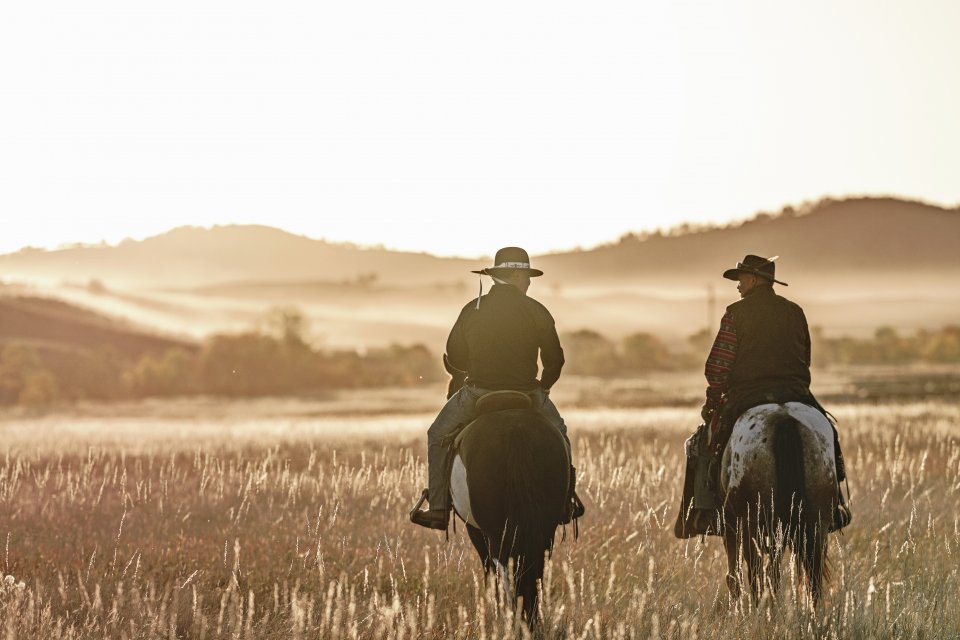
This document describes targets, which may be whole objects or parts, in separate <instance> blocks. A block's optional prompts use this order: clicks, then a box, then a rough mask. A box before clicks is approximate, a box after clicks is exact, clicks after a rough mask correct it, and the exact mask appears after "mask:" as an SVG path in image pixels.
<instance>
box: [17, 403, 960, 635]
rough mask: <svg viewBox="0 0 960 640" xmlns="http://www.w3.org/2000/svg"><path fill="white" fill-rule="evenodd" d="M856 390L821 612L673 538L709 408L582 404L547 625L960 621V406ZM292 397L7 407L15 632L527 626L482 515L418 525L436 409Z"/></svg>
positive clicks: (636, 627)
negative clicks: (514, 606) (509, 599)
mask: <svg viewBox="0 0 960 640" xmlns="http://www.w3.org/2000/svg"><path fill="white" fill-rule="evenodd" d="M356 402H357V407H360V406H361V405H362V403H361V402H360V400H359V399H357V400H356ZM561 408H562V404H561ZM832 408H833V410H834V413H835V414H836V415H837V417H838V418H839V420H840V429H841V432H842V434H843V437H844V444H845V448H846V451H847V455H848V460H849V462H848V464H849V467H850V469H851V472H850V475H851V479H850V485H851V489H852V493H853V508H854V513H855V520H854V524H853V526H851V527H850V528H849V530H848V531H847V532H846V533H845V534H844V535H842V536H833V537H832V542H831V546H830V557H831V559H832V565H833V577H832V580H831V582H830V583H829V587H828V593H827V596H826V598H825V600H824V602H823V603H822V605H821V606H820V607H819V608H818V609H817V610H815V611H814V610H810V609H809V608H808V607H807V606H806V604H805V601H804V599H803V594H802V592H801V591H799V590H797V589H795V588H792V587H791V586H786V585H787V583H786V580H787V579H790V578H792V572H790V571H788V572H786V575H785V588H784V589H783V591H782V592H781V595H780V597H779V599H777V600H766V601H764V602H763V603H762V604H761V606H760V607H759V608H758V609H753V608H751V607H746V608H738V607H735V606H732V604H733V603H731V602H729V598H728V596H727V591H726V587H725V583H724V579H723V576H724V573H725V558H724V556H723V553H722V545H721V544H720V542H719V541H718V540H717V539H708V540H706V542H705V543H702V542H701V541H700V540H698V539H694V540H691V541H678V540H676V539H674V538H673V535H672V533H671V531H672V524H673V519H674V517H675V515H676V509H677V504H678V491H679V489H680V485H681V481H682V478H681V473H682V466H681V464H682V460H681V454H682V441H683V439H684V438H685V437H686V435H687V434H688V432H689V430H690V428H691V423H692V421H693V420H695V419H696V411H695V410H691V409H688V408H663V409H656V408H646V409H644V408H635V409H620V410H614V409H591V408H571V409H570V410H569V411H566V412H565V417H566V419H567V422H568V424H569V425H570V428H571V434H572V436H573V441H574V446H575V451H576V457H577V466H578V467H579V469H580V472H581V474H582V475H581V484H580V486H581V495H582V496H583V498H584V501H585V502H586V506H587V509H588V514H587V517H586V519H585V520H584V521H583V522H582V529H581V536H580V539H579V540H578V541H574V540H573V539H572V535H570V533H571V532H569V531H568V532H567V536H566V539H565V540H563V541H561V540H560V536H559V535H558V544H557V548H556V551H555V553H554V556H553V560H552V562H551V563H550V565H549V568H548V573H547V576H546V579H545V584H544V599H543V629H542V634H543V637H545V638H565V639H569V640H573V639H575V638H576V639H580V638H584V639H587V638H598V639H599V638H648V637H652V638H677V639H681V638H682V639H684V640H686V639H688V638H718V639H720V638H722V639H724V640H727V639H729V638H758V639H759V638H918V639H919V638H924V639H932V638H956V637H958V636H960V607H958V606H957V602H958V601H960V575H958V566H960V515H958V514H960V406H958V405H957V404H956V403H955V402H950V401H936V402H934V401H931V402H923V403H912V404H888V405H843V406H834V407H832ZM280 409H281V410H277V411H274V412H273V415H272V417H265V416H257V415H256V412H255V411H253V410H252V408H251V407H249V406H244V405H241V406H240V407H239V408H238V407H236V406H234V407H232V408H230V407H227V408H221V409H218V410H215V409H213V408H211V407H210V406H207V407H199V408H198V407H191V408H189V410H184V411H183V412H182V414H177V413H176V412H173V413H168V414H167V415H165V416H161V417H156V416H153V417H151V415H149V414H150V413H151V412H150V411H149V410H147V411H144V415H128V416H126V417H121V416H111V415H97V414H96V412H87V413H86V414H77V415H69V416H59V417H58V416H49V417H46V418H23V417H16V416H12V417H11V416H8V417H7V418H5V419H4V420H3V421H0V447H2V448H0V456H2V458H0V545H2V546H0V567H2V571H3V575H4V576H6V577H5V580H4V581H3V583H2V585H0V633H3V634H5V636H4V637H6V638H174V637H182V638H339V637H346V638H501V637H520V636H523V635H524V634H526V630H525V629H523V628H520V626H519V625H518V624H517V621H516V620H515V618H514V617H513V616H512V615H511V613H510V612H509V611H505V610H504V609H502V608H501V607H498V605H497V601H496V597H495V594H494V592H493V590H492V588H488V587H485V586H484V581H483V576H482V574H481V571H480V563H479V561H478V560H477V558H476V556H475V553H474V551H473V548H472V547H471V545H470V543H469V541H468V539H467V537H466V535H465V531H464V530H463V528H462V527H458V528H457V530H456V532H453V531H451V534H450V538H449V540H446V539H445V537H444V536H443V535H442V534H440V533H435V532H428V531H427V530H424V529H420V528H418V527H415V526H413V525H411V524H409V523H408V522H407V519H406V513H407V511H408V510H409V508H410V507H411V505H412V503H413V501H414V499H415V497H416V496H417V494H418V492H419V489H420V487H421V486H422V485H423V483H424V480H425V477H426V469H425V464H424V463H425V455H424V454H425V443H424V436H423V433H424V430H425V428H426V426H427V424H428V423H429V420H430V419H431V417H432V411H431V410H429V409H427V408H424V407H413V408H412V410H411V411H409V412H406V413H400V414H395V415H394V414H390V413H388V412H384V411H377V410H374V411H366V412H350V411H347V410H343V407H339V408H338V409H337V410H332V411H329V412H326V413H325V412H323V411H313V412H302V411H300V412H298V411H297V410H295V409H296V408H295V407H281V408H280Z"/></svg>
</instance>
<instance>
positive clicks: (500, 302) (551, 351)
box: [411, 247, 567, 529]
mask: <svg viewBox="0 0 960 640" xmlns="http://www.w3.org/2000/svg"><path fill="white" fill-rule="evenodd" d="M474 273H479V274H482V275H488V276H491V277H492V278H493V280H494V285H493V288H492V289H491V290H490V292H489V293H487V294H486V295H483V296H480V297H479V298H475V299H473V300H471V301H470V302H469V303H468V304H467V305H466V306H464V307H463V310H462V311H461V312H460V316H459V317H458V318H457V321H456V323H455V324H454V325H453V329H452V330H451V331H450V336H449V338H448V339H447V362H448V363H449V364H450V365H452V366H453V367H455V368H456V369H459V370H461V371H465V372H466V373H467V379H466V383H465V385H464V386H463V388H461V389H460V390H459V391H457V392H456V393H454V394H453V395H452V396H451V397H450V399H449V400H448V401H447V404H446V405H445V406H444V407H443V409H442V410H441V411H440V414H439V415H438V416H437V419H436V420H435V421H434V423H433V424H432V425H431V426H430V429H429V430H428V431H427V464H428V467H429V469H428V476H429V490H428V492H429V493H428V495H429V501H430V510H429V511H415V512H414V513H413V514H412V515H411V519H412V521H413V522H415V523H416V524H419V525H422V526H424V527H428V528H431V529H445V528H446V526H447V521H448V519H449V511H450V478H449V475H448V472H449V468H450V455H451V446H452V443H451V442H450V440H451V438H450V435H451V434H452V433H454V432H455V431H456V430H457V429H458V428H459V427H460V426H461V425H463V424H465V423H468V422H470V421H472V420H473V419H474V418H475V417H476V416H477V413H476V409H475V404H476V401H477V398H479V397H480V396H482V395H484V394H485V393H487V392H489V391H501V390H505V389H510V390H515V391H522V392H524V393H526V394H527V395H529V396H530V398H531V400H532V401H533V406H534V407H536V408H537V409H539V410H540V412H541V413H542V414H543V415H544V416H545V417H546V418H547V419H548V420H549V421H550V422H551V423H552V424H553V425H554V426H555V427H556V428H557V429H558V430H559V431H560V432H561V433H562V434H563V435H564V437H566V433H567V427H566V425H565V424H564V422H563V418H561V417H560V414H559V412H558V411H557V408H556V407H555V406H554V404H553V402H552V401H551V400H550V397H549V393H550V387H552V386H553V384H554V383H555V382H556V381H557V379H558V378H559V377H560V370H561V369H562V368H563V349H562V348H561V347H560V338H559V337H558V336H557V329H556V327H555V326H554V321H553V317H552V316H551V315H550V312H549V311H547V308H546V307H544V306H543V305H542V304H540V303H539V302H537V301H536V300H534V299H533V298H530V297H527V295H526V294H527V289H528V288H529V287H530V278H531V277H537V276H541V275H543V272H542V271H540V270H539V269H532V268H530V258H529V256H528V255H527V252H526V251H524V250H523V249H520V248H519V247H505V248H503V249H500V250H499V251H497V255H496V257H495V259H494V266H493V267H488V268H486V269H482V270H480V271H474ZM538 356H539V358H540V360H541V361H542V363H543V372H542V374H541V375H540V378H539V380H538V379H537V371H538V369H539V367H538V364H537V358H538Z"/></svg>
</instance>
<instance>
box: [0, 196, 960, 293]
mask: <svg viewBox="0 0 960 640" xmlns="http://www.w3.org/2000/svg"><path fill="white" fill-rule="evenodd" d="M545 233H549V227H545ZM958 240H960V211H958V210H952V209H944V208H942V207H937V206H934V205H929V204H924V203H920V202H913V201H905V200H899V199H895V198H856V199H848V200H840V201H825V202H822V203H820V204H819V205H817V206H815V207H813V209H812V210H811V211H809V212H806V213H803V214H799V215H789V214H781V215H776V216H766V217H764V216H760V217H757V218H755V219H752V220H749V221H747V222H744V223H743V224H740V225H737V226H730V227H724V228H715V229H707V230H700V231H692V232H690V233H684V234H675V235H674V234H668V235H661V234H654V235H648V236H644V237H636V236H629V235H628V236H625V237H624V238H622V239H621V241H620V242H618V243H615V244H609V245H604V246H600V247H597V248H594V249H590V250H585V251H575V252H565V253H555V254H550V255H544V256H534V262H535V263H536V266H538V267H539V268H542V269H543V270H544V271H545V272H547V274H548V275H549V277H550V281H551V283H558V284H562V285H564V286H566V285H568V284H572V285H577V284H589V283H591V282H596V281H599V280H603V281H611V282H618V281H637V280H643V281H651V280H656V281H664V280H665V281H669V282H697V283H700V282H702V281H703V280H704V278H708V277H710V276H711V274H714V273H715V272H716V271H717V269H721V268H726V267H728V266H732V265H733V263H735V262H736V260H737V259H739V258H740V257H742V256H743V255H745V254H746V253H760V254H765V255H773V254H777V255H780V256H781V262H780V263H778V265H779V267H780V268H781V269H782V271H778V273H781V272H782V273H783V275H784V277H785V278H787V276H786V274H787V273H788V272H792V273H800V272H803V273H804V274H823V273H829V272H842V271H843V272H876V273H888V272H889V273H901V274H907V273H914V272H916V273H940V274H947V273H957V272H960V251H958V247H957V245H958ZM496 249H497V247H491V254H492V253H493V252H494V251H495V250H496ZM478 262H479V263H480V264H478ZM483 263H484V261H478V260H464V259H458V258H439V257H435V256H432V255H428V254H423V253H409V252H399V251H390V250H385V249H372V248H359V247H355V246H352V245H346V244H333V243H329V242H326V241H323V240H314V239H310V238H307V237H304V236H298V235H294V234H291V233H288V232H286V231H282V230H280V229H276V228H272V227H267V226H260V225H230V226H217V227H213V228H210V229H201V228H195V227H180V228H177V229H173V230H171V231H169V232H167V233H164V234H161V235H158V236H154V237H151V238H147V239H145V240H142V241H125V242H123V243H121V244H120V245H118V246H84V247H75V248H67V249H61V250H57V251H39V250H27V251H21V252H18V253H12V254H7V255H3V256H0V276H3V277H4V278H6V279H7V280H11V279H13V280H16V279H18V278H22V279H38V278H39V279H48V280H52V281H64V280H69V281H73V282H77V281H80V282H83V281H88V280H98V281H102V282H103V283H104V284H105V285H107V286H108V287H114V286H118V287H121V288H196V287H203V286H210V285H217V284H222V283H228V282H229V283H238V282H245V281H257V282H270V281H276V282H283V281H304V280H316V281H330V282H351V281H356V282H358V283H366V284H369V283H370V282H379V283H384V284H389V285H410V286H423V285H426V284H431V283H432V284H445V283H457V282H466V281H469V280H472V279H473V277H474V276H471V274H470V273H469V270H470V269H474V268H477V267H478V266H483Z"/></svg>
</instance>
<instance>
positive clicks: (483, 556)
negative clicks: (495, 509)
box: [467, 524, 500, 601]
mask: <svg viewBox="0 0 960 640" xmlns="http://www.w3.org/2000/svg"><path fill="white" fill-rule="evenodd" d="M467 535H468V536H470V542H472V543H473V548H474V549H476V550H477V555H479V556H480V562H482V563H483V584H484V586H487V585H488V584H489V580H490V576H496V573H497V566H496V564H495V563H494V562H493V556H491V555H490V543H489V541H488V540H487V536H485V535H484V534H483V531H481V530H480V529H477V528H476V527H474V526H472V525H470V524H468V525H467ZM499 593H500V591H499V589H498V590H497V599H498V601H499V599H500V595H499Z"/></svg>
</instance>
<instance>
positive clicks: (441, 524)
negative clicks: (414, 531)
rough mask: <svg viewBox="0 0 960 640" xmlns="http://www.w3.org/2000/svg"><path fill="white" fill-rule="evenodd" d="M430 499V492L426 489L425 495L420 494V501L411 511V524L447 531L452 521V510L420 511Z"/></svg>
mask: <svg viewBox="0 0 960 640" xmlns="http://www.w3.org/2000/svg"><path fill="white" fill-rule="evenodd" d="M429 498H430V490H429V489H424V490H423V493H421V494H420V499H419V500H417V504H415V505H413V510H412V511H410V522H412V523H413V524H418V525H420V526H421V527H426V528H428V529H436V530H438V531H446V530H447V523H448V522H449V521H450V510H449V509H430V510H427V511H424V510H422V509H420V507H422V506H423V503H424V502H426V501H427V500H429ZM441 514H442V515H441Z"/></svg>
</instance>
